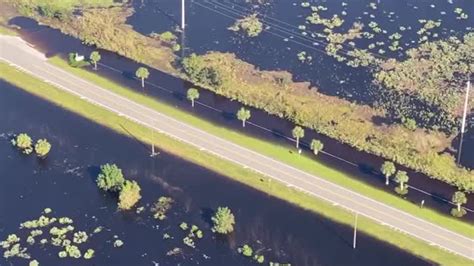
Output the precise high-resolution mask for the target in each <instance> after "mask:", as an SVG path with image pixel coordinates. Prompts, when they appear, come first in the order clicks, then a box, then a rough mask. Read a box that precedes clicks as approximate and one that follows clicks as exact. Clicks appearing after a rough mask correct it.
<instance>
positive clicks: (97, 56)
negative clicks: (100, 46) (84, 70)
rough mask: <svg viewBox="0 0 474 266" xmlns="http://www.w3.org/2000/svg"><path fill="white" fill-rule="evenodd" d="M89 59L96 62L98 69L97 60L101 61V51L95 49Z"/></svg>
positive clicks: (95, 65)
mask: <svg viewBox="0 0 474 266" xmlns="http://www.w3.org/2000/svg"><path fill="white" fill-rule="evenodd" d="M89 59H90V60H91V62H92V63H94V69H95V70H97V62H99V61H100V59H101V56H100V54H99V52H98V51H93V52H92V53H91V55H90V56H89Z"/></svg>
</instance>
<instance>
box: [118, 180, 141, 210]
mask: <svg viewBox="0 0 474 266" xmlns="http://www.w3.org/2000/svg"><path fill="white" fill-rule="evenodd" d="M140 190H141V189H140V186H139V185H138V183H137V182H136V181H129V180H126V181H125V183H124V184H123V186H122V189H121V190H120V194H119V203H118V207H119V209H121V210H129V209H131V208H132V207H133V206H134V205H135V204H137V202H138V201H139V200H140V199H141V197H142V196H141V195H140Z"/></svg>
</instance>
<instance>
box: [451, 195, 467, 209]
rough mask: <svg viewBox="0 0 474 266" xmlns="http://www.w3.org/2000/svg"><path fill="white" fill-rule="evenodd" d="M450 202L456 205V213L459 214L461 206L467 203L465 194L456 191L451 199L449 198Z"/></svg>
mask: <svg viewBox="0 0 474 266" xmlns="http://www.w3.org/2000/svg"><path fill="white" fill-rule="evenodd" d="M451 201H452V202H454V204H456V206H457V209H458V213H460V212H461V205H462V204H466V202H467V198H466V194H464V193H463V192H461V191H456V192H455V193H454V194H453V197H452V198H451Z"/></svg>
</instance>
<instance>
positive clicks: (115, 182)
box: [97, 164, 125, 191]
mask: <svg viewBox="0 0 474 266" xmlns="http://www.w3.org/2000/svg"><path fill="white" fill-rule="evenodd" d="M124 182H125V178H124V177H123V174H122V170H121V169H120V168H119V167H118V166H117V165H115V164H104V165H101V166H100V173H99V175H98V177H97V186H98V187H99V188H100V189H103V190H105V191H109V190H110V191H120V190H121V189H122V185H123V183H124Z"/></svg>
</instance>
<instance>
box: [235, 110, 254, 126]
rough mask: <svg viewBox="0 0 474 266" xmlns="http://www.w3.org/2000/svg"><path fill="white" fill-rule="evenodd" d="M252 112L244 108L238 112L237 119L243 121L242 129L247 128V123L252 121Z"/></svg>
mask: <svg viewBox="0 0 474 266" xmlns="http://www.w3.org/2000/svg"><path fill="white" fill-rule="evenodd" d="M250 116H251V114H250V110H248V109H245V108H244V107H242V108H240V109H239V111H238V112H237V119H239V120H240V121H242V127H245V122H247V120H249V119H250Z"/></svg>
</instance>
